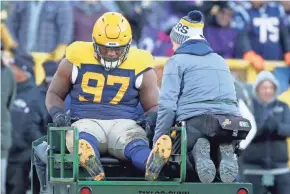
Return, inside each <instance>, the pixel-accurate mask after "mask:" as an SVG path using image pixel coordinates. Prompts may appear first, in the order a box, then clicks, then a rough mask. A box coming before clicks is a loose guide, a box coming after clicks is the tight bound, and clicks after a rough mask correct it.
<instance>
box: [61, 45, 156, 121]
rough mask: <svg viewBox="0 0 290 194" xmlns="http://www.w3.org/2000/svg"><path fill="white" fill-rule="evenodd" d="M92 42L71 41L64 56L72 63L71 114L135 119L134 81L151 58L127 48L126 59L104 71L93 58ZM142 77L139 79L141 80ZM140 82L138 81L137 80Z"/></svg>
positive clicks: (137, 84) (136, 84)
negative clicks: (115, 66)
mask: <svg viewBox="0 0 290 194" xmlns="http://www.w3.org/2000/svg"><path fill="white" fill-rule="evenodd" d="M94 55H95V52H94V47H93V43H92V42H74V43H72V44H71V45H70V46H68V47H67V49H66V58H67V60H69V61H70V62H71V63H72V64H74V70H73V72H74V71H77V73H75V74H73V72H72V75H75V76H72V77H74V78H75V79H72V82H73V87H72V89H71V91H70V96H71V114H72V116H73V117H77V118H93V119H105V120H108V119H133V120H135V119H137V117H138V114H139V112H138V104H139V100H140V99H139V87H140V86H141V83H140V82H139V81H138V80H140V79H139V78H142V77H141V76H139V75H141V74H142V73H143V72H145V71H147V70H150V69H152V68H153V67H154V58H153V57H152V55H151V54H150V53H149V52H147V51H144V50H140V49H137V48H130V50H129V54H128V57H127V59H126V60H125V61H124V62H123V63H122V64H121V65H120V66H119V67H117V68H112V69H110V70H106V69H105V68H104V67H103V66H102V65H101V64H100V62H99V61H98V60H97V59H96V58H95V56H94ZM141 80H142V79H141ZM141 82H142V81H141Z"/></svg>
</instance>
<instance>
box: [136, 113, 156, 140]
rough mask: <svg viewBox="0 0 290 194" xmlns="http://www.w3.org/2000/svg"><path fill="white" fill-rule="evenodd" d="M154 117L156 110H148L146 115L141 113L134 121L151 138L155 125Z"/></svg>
mask: <svg viewBox="0 0 290 194" xmlns="http://www.w3.org/2000/svg"><path fill="white" fill-rule="evenodd" d="M156 119H157V113H156V112H149V113H147V114H146V115H142V116H141V117H140V118H139V119H138V120H137V121H136V123H137V124H138V125H140V126H141V127H142V128H143V129H144V130H145V131H146V134H147V137H148V138H150V139H151V138H152V137H153V135H154V130H155V126H156Z"/></svg>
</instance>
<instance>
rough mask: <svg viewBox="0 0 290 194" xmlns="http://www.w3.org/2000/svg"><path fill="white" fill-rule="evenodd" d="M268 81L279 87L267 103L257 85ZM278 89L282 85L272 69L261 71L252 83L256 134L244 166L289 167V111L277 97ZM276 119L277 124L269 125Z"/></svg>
mask: <svg viewBox="0 0 290 194" xmlns="http://www.w3.org/2000/svg"><path fill="white" fill-rule="evenodd" d="M266 80H268V81H271V82H272V83H273V84H274V86H275V87H276V88H275V91H276V94H275V96H274V97H273V99H272V100H271V102H270V103H268V104H265V103H263V102H262V101H261V100H260V99H259V96H258V94H257V88H258V87H259V85H260V84H261V83H262V82H263V81H266ZM278 89H279V84H278V82H277V80H276V79H275V77H274V76H273V75H272V74H271V73H270V72H268V71H262V72H261V73H259V74H258V76H257V79H256V82H255V83H254V85H253V95H254V99H253V108H254V116H255V120H256V123H257V133H256V136H255V138H254V140H253V142H252V143H251V144H250V145H249V147H248V148H247V149H246V150H245V152H244V155H243V158H244V162H245V165H255V166H258V167H260V168H263V169H275V168H284V167H287V162H288V150H287V143H286V138H287V137H290V111H289V107H288V105H287V104H285V103H284V102H281V101H280V100H277V91H278ZM269 118H271V122H269ZM273 122H274V123H276V126H275V125H274V126H275V127H270V126H273Z"/></svg>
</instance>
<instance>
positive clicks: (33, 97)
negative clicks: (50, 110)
mask: <svg viewBox="0 0 290 194" xmlns="http://www.w3.org/2000/svg"><path fill="white" fill-rule="evenodd" d="M44 108H45V105H44V102H43V101H42V100H41V93H40V91H39V89H38V88H37V87H36V85H35V84H34V82H33V81H32V80H29V81H26V82H22V83H17V93H16V98H15V100H14V102H13V105H12V109H11V117H12V127H13V133H12V148H11V150H10V153H9V162H18V161H27V160H30V155H31V154H30V152H31V143H32V141H34V140H36V139H38V138H39V137H41V136H42V135H43V134H44V130H45V129H46V124H47V123H46V118H45V117H46V115H45V112H47V111H46V109H44Z"/></svg>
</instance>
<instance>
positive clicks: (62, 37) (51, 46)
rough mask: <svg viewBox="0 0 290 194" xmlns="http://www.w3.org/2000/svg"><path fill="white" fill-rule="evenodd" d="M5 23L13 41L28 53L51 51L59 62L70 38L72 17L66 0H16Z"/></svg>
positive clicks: (54, 58)
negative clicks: (54, 0)
mask: <svg viewBox="0 0 290 194" xmlns="http://www.w3.org/2000/svg"><path fill="white" fill-rule="evenodd" d="M7 25H8V28H9V31H10V32H11V34H12V36H13V38H14V40H15V41H16V42H17V44H18V45H19V46H20V47H21V48H22V49H23V50H25V51H27V52H45V53H51V57H52V59H53V60H55V61H60V60H61V59H62V57H63V56H64V53H65V48H66V45H68V44H69V43H70V42H71V41H72V31H73V18H72V9H71V5H70V3H69V2H53V1H45V0H44V1H30V2H15V3H14V6H13V7H12V9H11V12H10V13H9V16H8V19H7Z"/></svg>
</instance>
